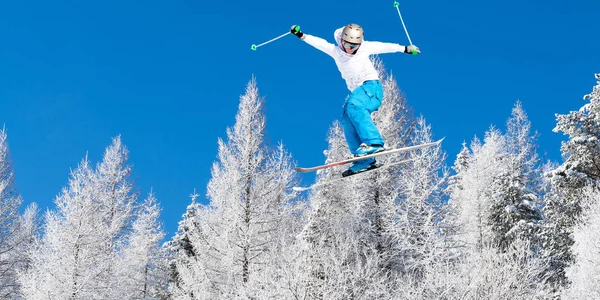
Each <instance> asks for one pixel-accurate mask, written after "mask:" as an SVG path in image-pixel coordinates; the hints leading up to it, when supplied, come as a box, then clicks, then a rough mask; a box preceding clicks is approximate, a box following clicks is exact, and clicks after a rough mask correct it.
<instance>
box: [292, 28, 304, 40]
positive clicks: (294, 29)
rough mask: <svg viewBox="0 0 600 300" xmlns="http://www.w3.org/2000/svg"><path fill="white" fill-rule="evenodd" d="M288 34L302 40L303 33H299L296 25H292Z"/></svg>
mask: <svg viewBox="0 0 600 300" xmlns="http://www.w3.org/2000/svg"><path fill="white" fill-rule="evenodd" d="M290 32H291V33H292V34H293V35H295V36H297V37H299V38H302V36H304V33H302V31H300V26H298V25H293V26H292V28H290Z"/></svg>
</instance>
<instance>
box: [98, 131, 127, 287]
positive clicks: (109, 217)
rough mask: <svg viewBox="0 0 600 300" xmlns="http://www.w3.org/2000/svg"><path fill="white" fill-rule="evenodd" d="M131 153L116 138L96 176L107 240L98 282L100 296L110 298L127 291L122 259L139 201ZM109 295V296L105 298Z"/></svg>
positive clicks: (103, 246)
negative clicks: (121, 266) (103, 268)
mask: <svg viewBox="0 0 600 300" xmlns="http://www.w3.org/2000/svg"><path fill="white" fill-rule="evenodd" d="M128 159H129V151H128V149H127V148H126V147H125V145H123V143H122V141H121V137H120V136H117V137H115V138H113V140H112V143H111V145H110V146H108V147H107V148H106V150H105V152H104V156H103V159H102V161H101V162H100V163H99V164H98V165H97V167H96V171H95V173H94V174H95V176H94V182H95V184H94V187H95V190H94V191H93V195H92V197H94V202H95V205H96V207H97V212H96V214H97V215H98V216H99V218H100V219H101V221H100V223H99V224H97V226H100V227H101V229H100V230H99V233H100V234H103V235H104V236H103V237H102V238H101V240H102V241H103V242H102V243H101V244H100V245H98V246H99V247H100V248H101V252H102V253H103V254H101V255H102V256H103V261H104V266H105V267H106V269H105V270H103V272H102V273H100V274H98V276H97V277H96V278H95V279H94V280H96V282H97V286H98V289H99V292H98V293H99V294H100V295H103V297H106V298H115V297H120V296H121V295H122V293H123V292H124V290H128V287H127V286H124V285H123V284H124V282H125V281H124V280H123V279H122V278H119V276H118V273H119V270H118V269H119V267H118V266H119V264H120V262H119V255H120V253H121V252H122V250H123V247H124V244H125V243H126V241H127V236H128V234H129V232H130V230H131V225H132V221H133V217H134V214H133V212H134V207H135V205H136V201H137V198H138V194H137V192H134V191H133V181H132V179H131V178H130V177H131V166H129V165H128ZM103 293H106V294H103Z"/></svg>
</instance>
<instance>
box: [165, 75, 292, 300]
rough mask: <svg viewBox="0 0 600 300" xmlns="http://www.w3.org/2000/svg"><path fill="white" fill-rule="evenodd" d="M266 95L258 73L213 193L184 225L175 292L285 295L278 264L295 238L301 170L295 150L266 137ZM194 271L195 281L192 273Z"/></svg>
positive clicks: (226, 145) (216, 171)
mask: <svg viewBox="0 0 600 300" xmlns="http://www.w3.org/2000/svg"><path fill="white" fill-rule="evenodd" d="M264 131H265V117H264V113H263V100H262V98H261V97H259V93H258V88H257V86H256V81H255V79H254V78H253V79H252V80H251V81H250V82H249V83H248V85H247V87H246V93H245V94H244V95H243V96H242V97H241V98H240V104H239V109H238V113H237V115H236V122H235V124H234V126H233V127H232V128H228V130H227V141H223V140H221V139H219V153H218V161H217V162H215V163H214V164H213V169H212V178H211V180H210V182H209V184H208V191H207V196H208V198H209V200H210V203H209V204H208V205H206V206H199V207H194V208H190V209H188V215H186V218H187V220H185V222H183V223H180V229H181V228H182V227H184V230H185V232H181V233H179V234H178V241H177V243H175V244H176V246H177V247H175V248H174V249H175V250H176V253H175V256H176V258H175V268H176V272H175V275H176V276H177V277H176V280H177V281H175V282H172V283H171V286H172V290H173V293H174V294H176V295H178V296H181V299H248V298H250V299H269V298H272V299H283V298H286V297H285V296H282V295H280V294H278V293H282V292H285V291H282V290H280V289H276V288H274V287H273V286H272V284H273V283H274V282H277V278H278V277H281V274H279V266H277V265H276V264H272V262H274V261H277V260H276V258H277V257H278V256H280V255H281V253H278V252H279V251H281V250H282V249H284V247H282V245H280V244H279V243H283V242H286V241H287V242H290V243H291V239H292V238H293V236H292V237H282V234H284V233H288V231H289V230H288V229H287V226H289V225H290V222H288V219H289V218H292V214H291V211H290V209H289V208H290V206H288V202H289V200H290V199H291V197H292V194H290V193H289V187H290V184H292V181H293V180H294V179H293V175H294V171H293V167H292V165H291V159H290V156H289V154H288V153H287V152H286V151H285V150H284V149H283V147H278V148H276V149H275V150H272V151H269V150H270V148H269V147H268V146H267V145H266V144H265V142H264ZM189 275H194V276H196V277H195V278H188V277H187V276H189Z"/></svg>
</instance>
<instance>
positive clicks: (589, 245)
mask: <svg viewBox="0 0 600 300" xmlns="http://www.w3.org/2000/svg"><path fill="white" fill-rule="evenodd" d="M582 196H583V197H582V199H581V201H582V203H581V205H582V207H583V208H584V210H583V215H582V220H581V222H580V223H578V224H577V225H576V226H575V228H574V233H573V239H574V244H573V255H574V257H575V262H574V264H572V265H570V266H569V267H567V268H566V270H565V275H566V276H567V278H568V279H569V281H570V282H571V284H570V285H569V287H568V288H567V289H566V290H564V291H563V292H562V296H563V299H600V256H598V249H600V243H599V242H598V235H600V192H598V189H597V188H593V187H588V188H586V189H585V190H584V192H583V195H582Z"/></svg>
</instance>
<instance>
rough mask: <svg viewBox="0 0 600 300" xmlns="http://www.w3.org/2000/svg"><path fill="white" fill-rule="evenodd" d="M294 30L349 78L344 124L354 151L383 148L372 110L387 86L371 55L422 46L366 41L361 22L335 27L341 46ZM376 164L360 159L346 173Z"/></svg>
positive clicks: (363, 152)
mask: <svg viewBox="0 0 600 300" xmlns="http://www.w3.org/2000/svg"><path fill="white" fill-rule="evenodd" d="M290 31H291V33H292V34H294V35H296V36H297V37H299V38H300V39H302V40H303V41H305V42H306V43H308V44H309V45H311V46H313V47H315V48H317V49H319V50H321V51H323V52H325V53H326V54H328V55H329V56H331V57H332V58H333V59H334V60H335V63H336V65H337V67H338V69H339V71H340V73H341V75H342V78H343V79H345V80H346V85H347V86H348V90H350V97H348V99H347V100H346V102H345V103H344V106H343V107H344V108H343V114H342V120H341V123H342V126H343V127H344V135H345V136H346V142H347V143H348V148H349V149H350V151H351V152H352V154H353V155H354V156H356V157H360V156H364V155H368V154H372V153H376V152H381V151H383V150H384V140H383V138H382V137H381V134H380V133H379V130H377V127H376V126H375V123H374V122H373V119H372V118H371V113H372V112H374V111H376V110H377V109H378V108H379V106H380V105H381V100H382V99H383V88H382V86H381V82H380V81H379V74H378V73H377V70H376V69H375V67H374V66H373V63H372V62H371V60H370V58H369V56H370V55H374V54H381V53H392V52H404V53H415V54H417V53H418V54H420V53H421V51H420V50H419V48H418V47H417V46H414V45H410V46H402V45H399V44H394V43H382V42H371V41H365V40H364V32H363V29H362V27H360V26H359V25H357V24H348V25H346V26H345V27H341V28H338V29H337V30H335V32H334V34H333V36H334V38H335V41H336V43H337V45H338V46H337V47H336V46H335V45H333V44H330V43H329V42H327V41H326V40H324V39H322V38H319V37H316V36H313V35H310V34H305V33H303V32H302V31H300V27H298V26H297V25H294V26H292V28H291V30H290ZM376 167H377V165H376V161H375V158H369V159H363V160H359V161H356V162H354V163H353V164H352V166H351V167H350V168H348V170H346V171H344V172H343V173H342V176H344V177H345V176H349V175H353V174H356V173H359V172H362V171H366V170H370V169H373V168H376Z"/></svg>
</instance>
